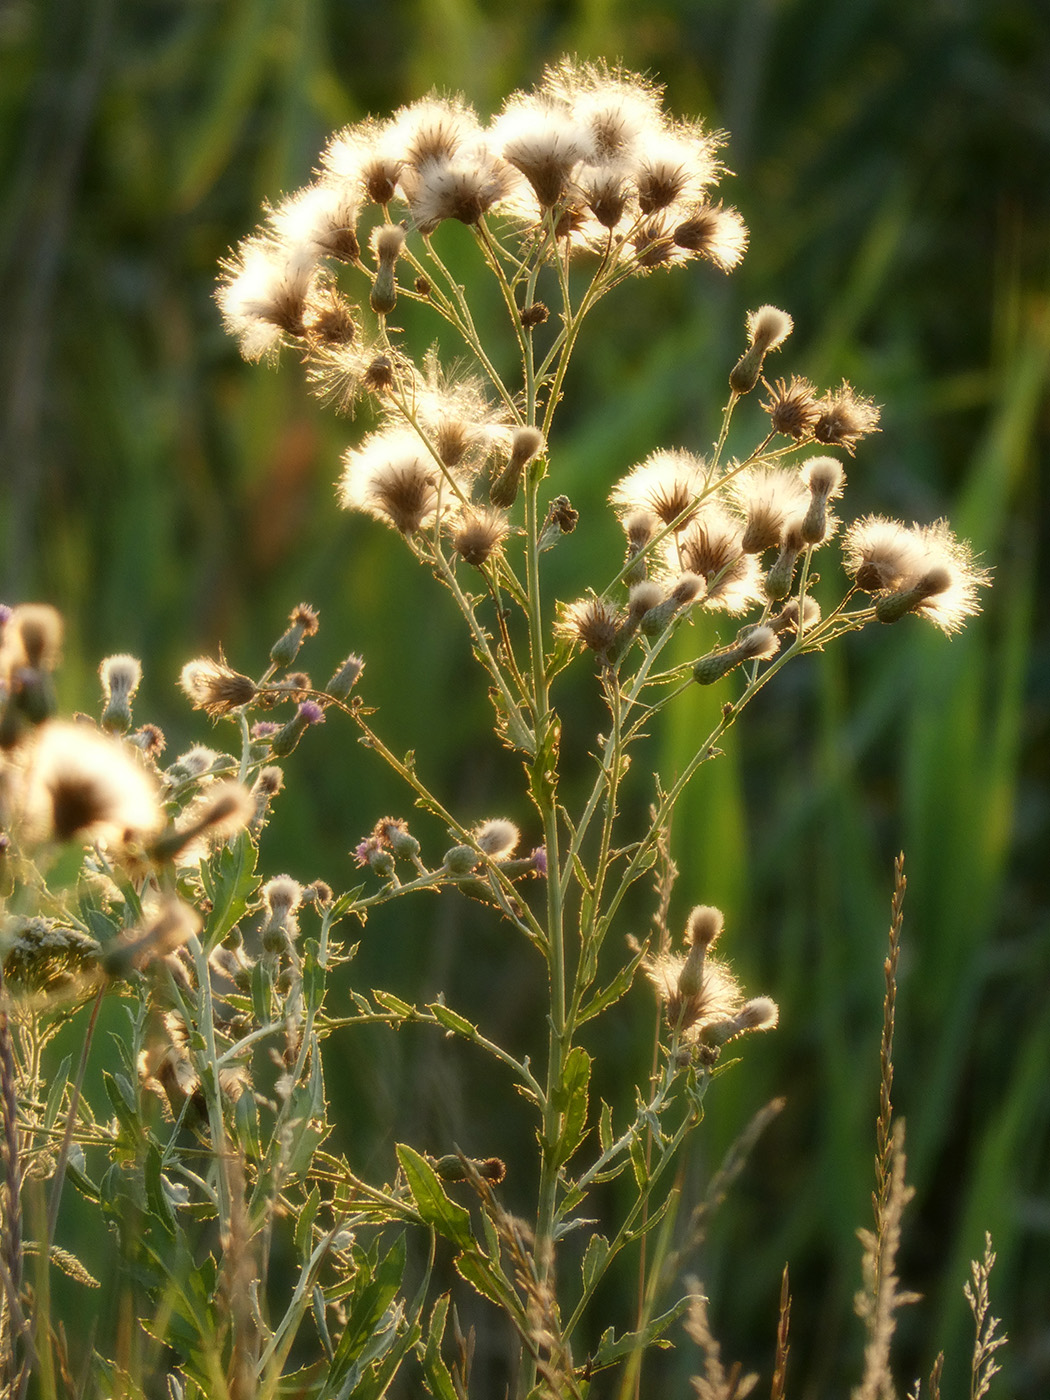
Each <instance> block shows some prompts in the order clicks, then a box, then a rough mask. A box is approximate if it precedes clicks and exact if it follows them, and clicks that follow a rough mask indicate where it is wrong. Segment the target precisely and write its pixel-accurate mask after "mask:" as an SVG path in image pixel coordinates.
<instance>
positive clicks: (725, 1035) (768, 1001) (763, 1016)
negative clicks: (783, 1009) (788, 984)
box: [707, 997, 780, 1045]
mask: <svg viewBox="0 0 1050 1400" xmlns="http://www.w3.org/2000/svg"><path fill="white" fill-rule="evenodd" d="M779 1019H780V1008H779V1007H778V1006H777V1004H776V1002H775V1001H773V1000H772V998H771V997H752V998H751V1000H750V1001H746V1002H745V1003H744V1005H743V1006H742V1007H741V1008H740V1010H739V1011H738V1012H737V1013H736V1015H735V1016H730V1017H728V1018H727V1019H726V1020H725V1021H719V1022H718V1023H717V1024H716V1025H713V1026H711V1027H709V1028H708V1031H707V1036H708V1039H710V1040H712V1041H714V1042H715V1043H716V1044H718V1045H724V1044H725V1043H726V1041H727V1040H733V1039H734V1038H735V1037H736V1036H738V1035H743V1034H744V1032H745V1031H769V1030H772V1029H773V1027H774V1026H775V1025H776V1024H777V1022H778V1021H779Z"/></svg>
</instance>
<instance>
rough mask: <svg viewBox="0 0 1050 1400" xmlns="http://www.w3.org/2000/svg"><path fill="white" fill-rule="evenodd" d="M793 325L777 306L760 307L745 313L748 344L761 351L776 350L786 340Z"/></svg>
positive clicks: (785, 313)
mask: <svg viewBox="0 0 1050 1400" xmlns="http://www.w3.org/2000/svg"><path fill="white" fill-rule="evenodd" d="M794 328H795V323H794V321H793V320H792V319H791V317H790V316H789V315H788V313H787V312H786V311H781V310H780V308H779V307H777V306H760V307H759V308H758V310H757V311H749V312H748V313H747V340H748V344H749V345H752V346H754V347H756V348H761V349H762V350H763V351H769V350H776V349H777V348H778V347H779V346H780V345H782V344H783V343H784V341H785V340H787V338H788V336H789V335H790V334H791V332H792V331H793V330H794Z"/></svg>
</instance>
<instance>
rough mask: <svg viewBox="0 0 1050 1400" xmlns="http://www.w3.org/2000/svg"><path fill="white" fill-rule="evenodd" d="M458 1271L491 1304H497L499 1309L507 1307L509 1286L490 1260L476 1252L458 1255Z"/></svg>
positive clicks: (456, 1261)
mask: <svg viewBox="0 0 1050 1400" xmlns="http://www.w3.org/2000/svg"><path fill="white" fill-rule="evenodd" d="M455 1264H456V1271H457V1273H458V1274H459V1275H460V1277H461V1278H464V1279H466V1281H467V1283H469V1284H470V1285H471V1287H472V1288H474V1289H476V1290H477V1292H478V1293H480V1294H481V1296H482V1297H483V1298H488V1300H489V1302H490V1303H495V1304H496V1305H497V1307H500V1308H502V1307H505V1306H506V1304H507V1292H508V1290H507V1285H506V1282H505V1281H504V1280H503V1278H502V1277H501V1275H500V1274H499V1272H498V1271H497V1270H496V1268H495V1266H494V1265H493V1264H491V1263H490V1261H489V1260H488V1259H485V1258H483V1257H482V1256H481V1255H480V1254H478V1253H477V1252H476V1251H471V1252H470V1253H463V1254H457V1255H456V1260H455Z"/></svg>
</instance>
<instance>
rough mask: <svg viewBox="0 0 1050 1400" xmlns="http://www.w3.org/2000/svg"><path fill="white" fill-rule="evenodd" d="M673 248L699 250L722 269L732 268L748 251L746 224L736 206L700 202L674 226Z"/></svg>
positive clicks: (686, 250) (730, 269)
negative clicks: (734, 207)
mask: <svg viewBox="0 0 1050 1400" xmlns="http://www.w3.org/2000/svg"><path fill="white" fill-rule="evenodd" d="M673 238H674V244H675V247H676V248H679V249H682V250H683V251H685V252H686V253H699V254H700V256H701V257H703V258H706V259H707V260H708V262H710V263H714V265H715V267H717V268H718V269H719V270H720V271H722V272H732V270H733V268H734V267H736V266H738V264H739V263H740V262H741V261H742V260H743V257H744V254H745V253H746V252H747V238H748V235H747V225H746V224H745V223H744V220H743V219H742V218H741V216H740V214H739V213H738V212H737V210H735V209H727V208H725V207H724V205H722V204H721V203H718V204H700V205H698V206H697V207H696V208H695V209H694V210H693V211H692V212H691V213H690V215H689V217H688V218H686V219H683V220H682V222H681V223H679V224H678V225H677V226H676V227H675V229H674V234H673Z"/></svg>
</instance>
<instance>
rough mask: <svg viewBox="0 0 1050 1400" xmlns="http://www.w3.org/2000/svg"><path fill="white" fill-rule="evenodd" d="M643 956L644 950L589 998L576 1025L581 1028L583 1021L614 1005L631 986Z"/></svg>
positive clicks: (581, 1009)
mask: <svg viewBox="0 0 1050 1400" xmlns="http://www.w3.org/2000/svg"><path fill="white" fill-rule="evenodd" d="M644 956H645V951H644V949H643V950H642V951H640V952H638V953H636V954H635V956H634V957H633V958H632V959H631V961H630V962H629V963H627V964H626V966H624V967H621V968H620V971H619V972H618V973H617V974H616V976H615V977H614V978H613V979H612V981H611V982H609V983H608V984H607V985H606V986H604V987H603V988H602V990H601V991H600V992H596V993H595V994H594V996H593V997H591V999H590V1001H588V1002H586V1003H585V1004H584V1005H583V1006H582V1007H581V1008H580V1014H579V1016H578V1017H577V1025H581V1026H582V1025H583V1023H584V1021H590V1020H592V1019H593V1018H594V1017H595V1016H598V1015H600V1014H601V1013H602V1012H603V1011H605V1010H606V1009H607V1008H608V1007H610V1006H613V1005H615V1003H616V1002H618V1001H619V1000H620V998H621V997H622V996H623V995H624V993H625V992H627V991H628V990H629V989H630V987H631V985H632V984H633V982H634V976H635V973H636V972H637V971H638V964H639V963H640V962H641V960H642V958H643V957H644Z"/></svg>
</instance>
